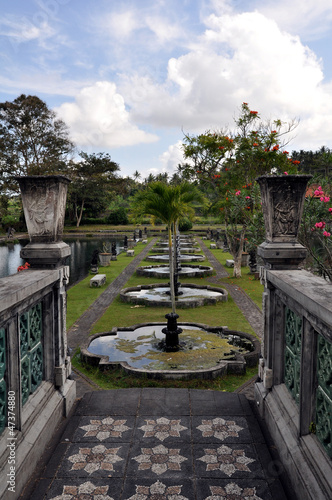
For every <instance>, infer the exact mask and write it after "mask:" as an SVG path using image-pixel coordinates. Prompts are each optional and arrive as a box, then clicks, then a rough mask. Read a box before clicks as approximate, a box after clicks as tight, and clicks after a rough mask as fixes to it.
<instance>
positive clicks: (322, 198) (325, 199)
mask: <svg viewBox="0 0 332 500" xmlns="http://www.w3.org/2000/svg"><path fill="white" fill-rule="evenodd" d="M320 201H323V202H324V203H328V202H329V201H330V197H329V196H322V197H321V198H320Z"/></svg>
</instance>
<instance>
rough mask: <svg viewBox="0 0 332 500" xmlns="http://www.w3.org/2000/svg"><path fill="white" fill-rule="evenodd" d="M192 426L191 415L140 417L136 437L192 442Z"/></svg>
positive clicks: (162, 440)
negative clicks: (179, 416)
mask: <svg viewBox="0 0 332 500" xmlns="http://www.w3.org/2000/svg"><path fill="white" fill-rule="evenodd" d="M190 427H191V425H190V419H189V417H182V418H176V417H175V418H174V417H154V416H152V417H140V418H139V419H138V420H137V429H136V432H135V436H134V437H135V438H137V439H139V440H142V441H144V442H147V441H148V440H154V441H156V440H157V441H160V442H162V443H164V442H165V443H166V442H169V441H176V440H179V439H181V440H182V441H187V442H190V440H191V433H190Z"/></svg>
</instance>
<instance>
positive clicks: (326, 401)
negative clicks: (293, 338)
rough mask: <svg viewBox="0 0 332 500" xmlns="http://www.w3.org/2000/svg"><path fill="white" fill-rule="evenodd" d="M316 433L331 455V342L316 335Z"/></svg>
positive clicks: (331, 455)
mask: <svg viewBox="0 0 332 500" xmlns="http://www.w3.org/2000/svg"><path fill="white" fill-rule="evenodd" d="M317 380H318V388H317V397H316V435H317V438H318V439H319V441H320V442H321V443H322V445H323V446H324V448H325V450H326V452H327V453H328V455H329V456H330V457H332V344H331V342H329V341H328V340H326V339H325V338H324V337H323V336H322V335H318V348H317Z"/></svg>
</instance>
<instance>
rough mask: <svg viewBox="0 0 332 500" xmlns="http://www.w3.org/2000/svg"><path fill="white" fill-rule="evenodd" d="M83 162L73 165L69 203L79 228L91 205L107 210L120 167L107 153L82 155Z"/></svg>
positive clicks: (82, 153)
mask: <svg viewBox="0 0 332 500" xmlns="http://www.w3.org/2000/svg"><path fill="white" fill-rule="evenodd" d="M80 156H81V158H82V161H80V162H77V163H72V165H71V173H70V176H71V179H72V182H71V184H70V185H69V192H68V202H69V204H70V205H71V208H72V213H73V214H74V218H75V220H76V226H77V227H79V225H80V222H81V219H82V216H83V212H84V209H85V208H86V207H87V206H88V205H89V204H93V205H94V206H96V205H98V208H99V210H102V209H103V208H106V206H107V204H108V201H109V200H108V194H109V190H110V189H111V187H112V186H113V185H114V183H115V181H116V179H117V176H116V172H117V171H118V170H119V165H118V164H117V163H115V162H114V161H112V160H111V157H110V155H109V154H107V153H99V154H90V155H89V154H87V153H84V152H81V153H80Z"/></svg>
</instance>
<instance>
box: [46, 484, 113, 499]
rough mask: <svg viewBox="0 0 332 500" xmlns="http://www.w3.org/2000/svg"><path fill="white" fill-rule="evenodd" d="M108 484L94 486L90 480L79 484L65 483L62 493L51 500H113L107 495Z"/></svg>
mask: <svg viewBox="0 0 332 500" xmlns="http://www.w3.org/2000/svg"><path fill="white" fill-rule="evenodd" d="M108 490H109V486H95V485H94V484H93V483H91V482H90V481H87V482H86V483H83V484H80V485H79V486H71V485H65V486H64V487H63V491H62V494H61V495H59V496H57V497H53V498H51V500H80V499H84V500H97V499H98V500H114V499H113V498H112V497H110V496H109V495H107V493H108Z"/></svg>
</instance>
